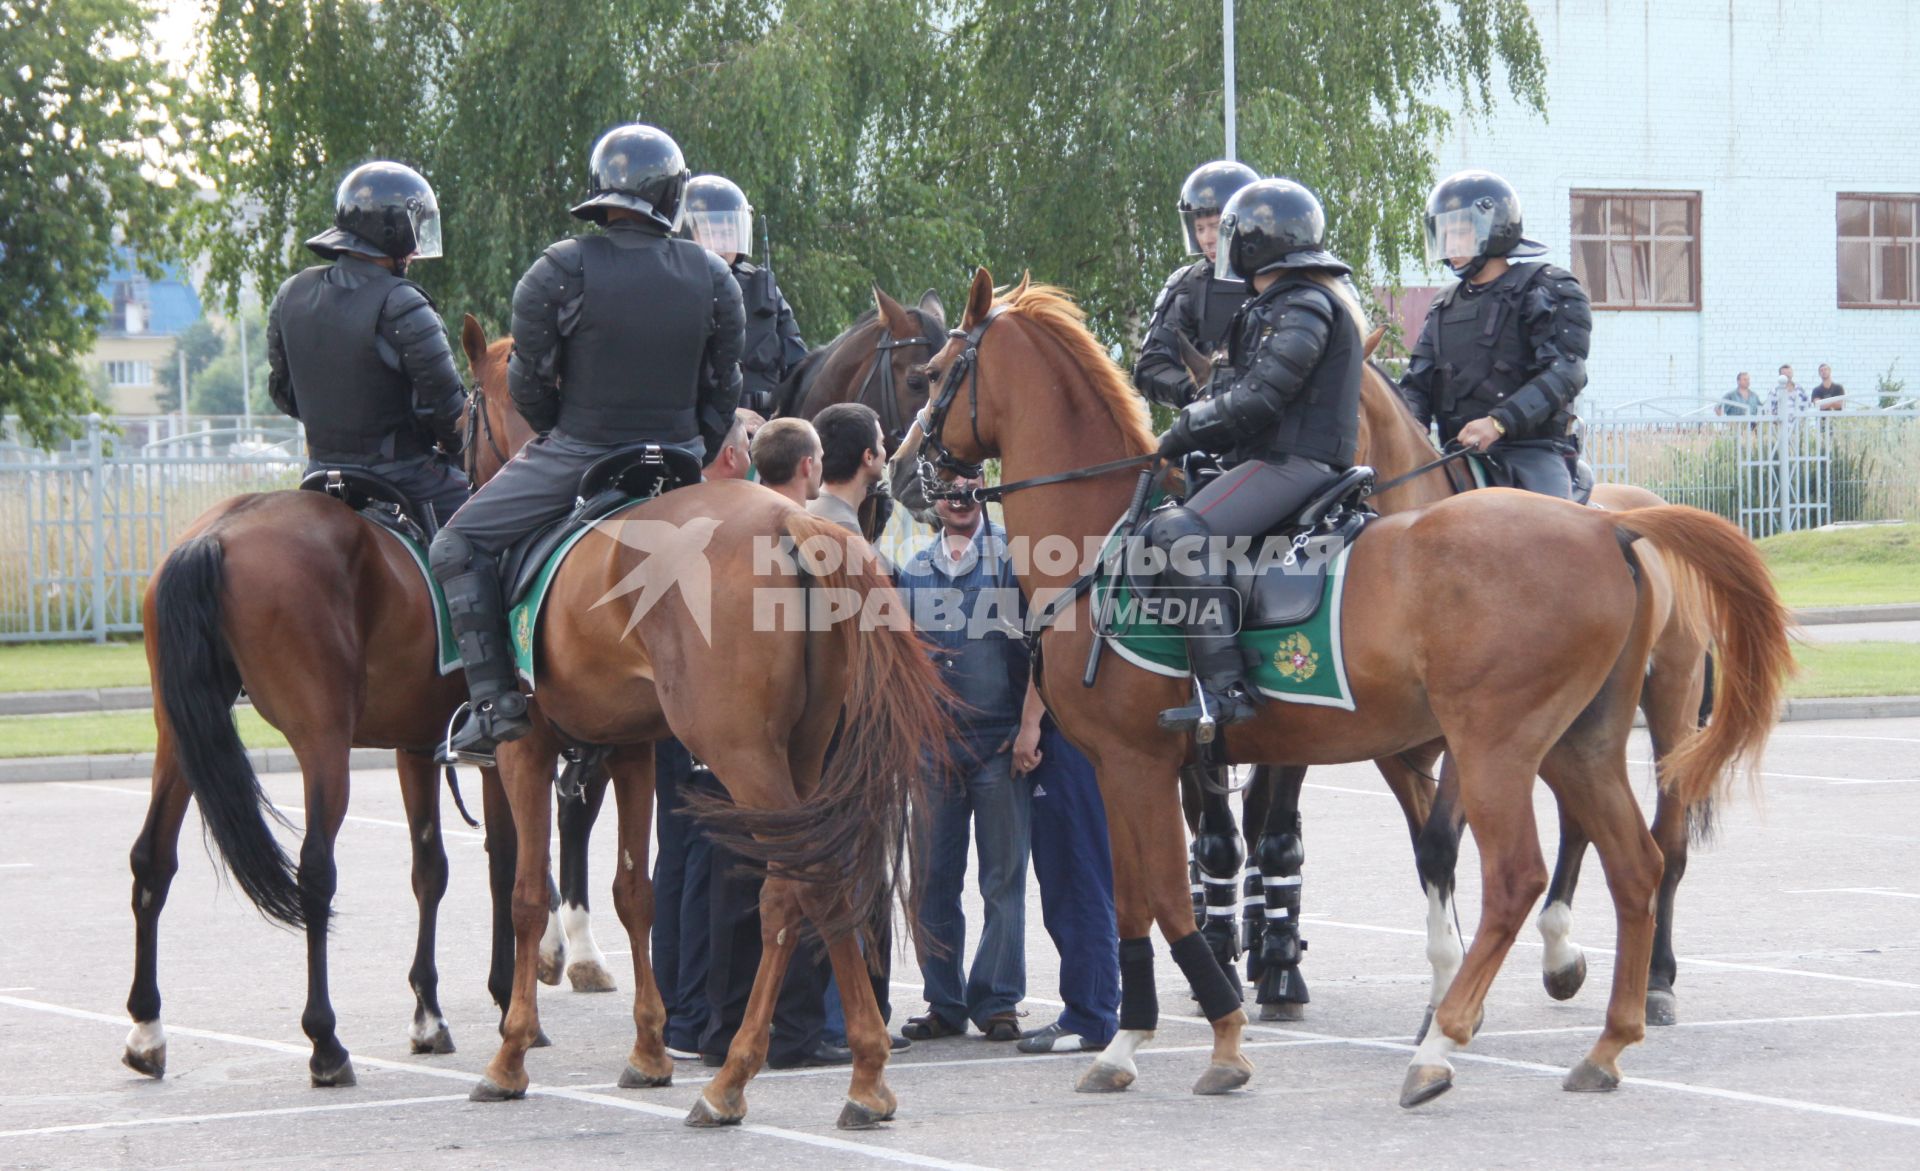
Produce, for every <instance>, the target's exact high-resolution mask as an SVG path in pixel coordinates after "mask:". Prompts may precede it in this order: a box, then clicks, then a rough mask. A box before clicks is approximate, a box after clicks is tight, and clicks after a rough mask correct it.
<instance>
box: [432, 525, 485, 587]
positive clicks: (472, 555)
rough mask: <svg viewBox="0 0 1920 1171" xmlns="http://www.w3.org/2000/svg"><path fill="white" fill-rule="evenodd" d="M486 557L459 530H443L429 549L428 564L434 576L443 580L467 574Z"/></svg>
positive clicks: (434, 538) (434, 537) (435, 535)
mask: <svg viewBox="0 0 1920 1171" xmlns="http://www.w3.org/2000/svg"><path fill="white" fill-rule="evenodd" d="M484 556H485V555H484V554H482V553H480V552H479V550H477V549H475V548H474V547H473V542H471V541H469V540H467V538H466V536H465V535H463V534H462V533H461V532H460V530H458V529H441V530H440V531H439V532H437V533H435V534H434V536H433V544H432V545H430V546H428V547H427V564H428V565H429V566H431V567H432V568H433V576H435V577H437V578H441V579H443V580H444V579H446V578H449V577H456V576H458V575H460V574H462V573H466V572H467V571H468V570H470V569H472V568H473V567H474V563H475V562H476V561H478V560H480V559H481V558H482V557H484Z"/></svg>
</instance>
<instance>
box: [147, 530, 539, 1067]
mask: <svg viewBox="0 0 1920 1171" xmlns="http://www.w3.org/2000/svg"><path fill="white" fill-rule="evenodd" d="M142 619H143V622H144V624H145V628H146V631H147V663H148V669H149V671H150V673H151V675H152V679H153V693H154V722H155V723H156V724H157V725H158V729H159V740H158V745H157V748H156V751H155V753H154V763H153V796H152V799H151V802H150V804H149V805H148V808H147V817H146V822H145V824H144V825H143V826H142V828H141V830H140V834H139V837H138V838H136V839H135V841H134V845H133V851H132V857H131V862H132V867H133V914H134V977H133V990H132V992H131V994H130V995H129V996H128V998H127V1010H128V1012H129V1013H130V1014H131V1015H132V1017H133V1021H134V1025H133V1031H132V1032H131V1033H130V1034H129V1035H128V1037H127V1044H126V1052H125V1055H124V1058H123V1059H124V1060H125V1062H126V1064H127V1065H129V1066H130V1067H132V1068H133V1069H136V1070H138V1071H140V1072H141V1073H144V1074H148V1075H150V1076H153V1077H160V1076H162V1075H163V1074H164V1073H165V1071H166V1048H167V1046H166V1033H165V1030H164V1028H163V1027H162V1025H161V1023H160V989H159V980H158V970H157V955H156V951H157V948H158V945H159V921H160V912H161V910H162V908H163V907H164V906H165V905H166V899H167V889H168V886H169V885H170V883H171V882H172V879H173V876H174V873H175V872H176V871H177V870H178V868H179V840H180V827H181V823H182V821H183V819H184V818H185V816H186V811H187V802H188V798H189V797H191V798H193V799H194V800H196V801H197V802H198V803H199V805H200V812H201V816H202V817H203V818H204V819H205V821H206V824H207V828H208V829H209V830H210V831H211V833H212V836H213V838H214V840H215V841H216V842H217V843H218V844H219V846H220V851H221V854H222V855H223V856H224V857H225V859H226V862H227V865H228V867H229V869H231V870H232V872H233V874H234V877H235V878H236V879H237V880H238V882H239V884H240V887H241V889H242V890H244V891H245V892H246V894H247V896H248V897H249V898H251V899H252V900H253V902H254V903H255V905H256V906H258V907H259V908H260V909H261V911H263V912H264V913H265V914H266V915H267V916H268V917H269V918H271V919H274V920H277V921H279V922H282V923H285V924H287V925H288V926H291V927H297V928H304V930H305V931H306V935H307V1004H306V1010H305V1012H304V1013H303V1014H302V1016H301V1026H302V1028H303V1029H305V1031H306V1034H307V1036H308V1037H310V1038H312V1040H313V1056H312V1058H311V1059H310V1061H309V1062H308V1066H309V1069H310V1070H311V1073H312V1078H313V1084H314V1085H316V1086H340V1085H351V1084H353V1081H354V1073H353V1064H352V1061H351V1060H350V1058H349V1057H348V1054H347V1050H346V1048H345V1047H344V1046H343V1045H342V1044H341V1043H340V1039H339V1037H338V1036H337V1035H336V1034H335V1018H334V1012H333V1006H332V1004H331V1003H330V1001H329V999H328V993H327V921H328V918H329V916H330V914H331V909H330V908H331V904H332V901H333V894H334V889H335V869H334V848H333V847H334V838H335V835H337V834H338V833H339V830H340V824H341V821H342V819H343V818H344V817H345V816H346V812H347V796H348V754H349V752H350V751H351V749H353V748H354V747H366V748H393V749H396V750H398V751H397V753H396V757H395V759H396V762H397V766H398V769H399V773H400V789H401V796H402V798H403V799H404V800H405V803H406V810H407V824H408V835H407V836H408V839H409V841H410V842H411V843H412V848H413V888H414V894H415V897H416V898H417V899H418V900H419V904H420V926H419V933H418V937H417V940H416V943H415V950H414V960H413V967H412V969H411V971H410V973H409V976H408V979H409V982H410V983H411V984H412V987H413V990H414V994H415V1008H414V1016H413V1024H412V1027H411V1028H410V1029H409V1031H408V1037H409V1039H410V1041H411V1043H412V1047H413V1051H414V1052H416V1053H451V1052H452V1051H453V1038H452V1035H451V1033H450V1032H449V1031H448V1028H447V1023H446V1020H445V1018H444V1017H443V1016H442V1015H441V1012H440V1004H439V992H438V988H439V975H438V972H437V971H436V969H435V966H434V926H435V918H436V915H437V912H438V908H439V904H440V899H441V897H442V895H444V894H445V892H446V888H447V856H446V850H445V848H444V847H443V845H442V842H441V836H440V801H439V788H438V784H437V777H436V775H435V769H434V764H433V751H434V746H435V745H436V744H437V743H438V742H439V740H440V738H441V737H442V736H443V735H444V734H445V731H446V726H447V721H448V719H449V717H451V716H452V714H453V712H454V709H455V708H456V707H457V706H458V705H459V704H460V703H461V701H462V700H463V698H464V696H465V687H464V685H463V683H462V681H461V677H460V676H459V674H458V673H453V674H448V675H442V674H440V673H439V672H438V668H437V664H438V655H437V652H436V646H435V631H434V620H433V602H432V598H431V596H430V595H429V593H428V589H427V585H426V581H425V579H424V578H423V576H422V571H421V569H420V567H419V565H418V563H417V562H416V561H415V560H414V558H413V555H412V554H411V553H409V552H408V551H407V550H406V549H405V548H404V547H403V546H402V544H401V542H400V540H399V539H398V538H396V537H395V536H393V535H391V534H389V533H385V532H382V531H380V530H379V529H378V528H377V527H376V526H375V525H374V524H373V523H372V522H371V521H368V520H366V519H363V518H362V517H360V516H358V515H356V514H355V513H353V512H352V511H350V510H349V509H348V508H347V507H346V506H345V505H343V504H342V503H341V502H339V501H338V500H334V499H332V498H330V497H328V496H324V495H321V494H319V493H317V492H267V493H254V494H249V495H245V496H238V497H235V498H233V499H231V500H227V501H224V502H222V503H221V504H218V505H216V506H214V507H213V508H212V509H210V510H208V511H207V512H206V513H205V514H204V515H202V516H201V517H200V518H199V519H198V520H196V521H195V522H194V524H193V526H192V527H191V528H190V529H189V530H188V532H187V534H186V536H185V537H184V538H183V539H182V540H181V542H180V543H179V544H178V545H177V546H176V547H175V548H174V549H173V551H172V552H170V553H169V554H168V555H167V558H166V560H165V562H163V563H162V564H161V566H160V568H159V569H158V570H157V571H156V573H155V575H154V578H153V580H152V581H151V582H150V583H149V585H148V588H147V592H146V596H145V598H144V599H143V603H142ZM242 690H244V691H245V692H246V694H247V695H248V697H249V698H250V699H251V700H252V702H253V706H254V710H256V711H258V712H259V713H260V715H261V716H262V717H264V718H265V719H266V721H267V722H268V723H270V724H272V725H273V726H274V727H275V728H277V729H279V730H280V732H281V733H282V734H283V735H285V736H286V738H287V742H288V744H290V745H291V746H292V748H293V752H294V755H295V756H296V757H297V758H298V759H299V762H300V771H301V776H302V778H303V781H304V785H305V798H306V834H305V837H304V840H303V841H302V844H301V847H300V858H299V863H298V866H297V868H296V866H295V864H294V863H293V862H292V860H290V859H289V858H288V857H287V855H286V853H285V852H284V851H283V850H282V849H281V847H280V845H279V844H278V842H276V841H275V840H274V836H273V832H272V830H271V829H270V828H269V827H268V824H267V821H266V819H265V817H264V816H263V812H264V810H265V808H266V807H267V800H266V795H265V794H264V793H263V792H262V791H261V788H260V783H259V779H258V778H257V777H256V776H255V775H254V771H253V766H252V764H251V763H250V761H249V759H248V757H247V753H246V750H245V748H244V747H243V746H242V745H241V743H240V738H239V735H238V733H237V732H236V730H235V728H234V723H233V715H232V711H231V708H232V705H233V703H234V701H235V699H236V698H237V697H238V695H239V694H240V692H241V691H242ZM484 787H485V794H486V802H485V804H486V810H487V813H488V817H487V829H488V835H487V849H488V853H489V858H490V860H491V863H492V866H491V872H492V879H493V891H494V896H495V898H494V903H495V921H494V927H495V949H494V965H493V973H492V977H491V978H490V979H489V981H488V985H489V988H490V989H491V990H492V991H493V994H494V998H495V1000H496V1001H497V1002H498V1003H499V1004H500V1006H501V1008H502V1010H504V1009H505V1008H506V999H505V998H506V995H507V991H508V988H509V986H510V985H509V978H510V975H511V971H510V961H511V953H510V952H508V951H506V950H505V947H504V945H505V944H507V943H509V942H510V936H509V934H508V932H507V924H506V922H505V920H504V919H503V918H502V916H503V915H504V913H505V910H506V906H507V893H508V891H507V889H506V887H507V884H510V882H511V879H512V872H511V869H510V868H509V867H508V866H507V865H506V862H507V859H508V858H509V857H510V856H511V855H512V853H513V851H514V844H513V840H512V830H511V825H512V823H511V821H510V820H509V819H508V818H507V816H506V810H505V804H504V799H503V796H502V793H501V790H500V787H499V783H498V780H497V778H496V777H495V776H494V775H493V774H492V772H491V770H486V771H485V782H484ZM276 816H277V814H276ZM542 838H543V840H544V834H543V835H542Z"/></svg>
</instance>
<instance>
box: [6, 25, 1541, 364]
mask: <svg viewBox="0 0 1920 1171" xmlns="http://www.w3.org/2000/svg"><path fill="white" fill-rule="evenodd" d="M0 2H4V0H0ZM1238 8H1239V18H1238V21H1237V25H1236V28H1237V34H1238V40H1239V50H1238V55H1237V64H1238V73H1239V86H1240V94H1239V103H1238V114H1239V120H1240V154H1241V155H1242V157H1243V158H1245V159H1246V160H1248V161H1249V162H1250V163H1252V164H1253V165H1254V166H1255V167H1256V168H1257V169H1259V170H1261V171H1262V172H1263V173H1269V174H1275V173H1277V174H1286V175H1289V176H1292V177H1295V178H1298V179H1299V180H1301V181H1302V182H1304V183H1306V184H1307V185H1309V186H1310V187H1313V188H1314V189H1315V190H1317V191H1318V192H1320V193H1321V195H1322V197H1323V199H1324V200H1325V202H1326V204H1327V207H1328V214H1329V220H1330V226H1331V233H1332V236H1333V246H1334V247H1335V248H1336V249H1337V250H1338V251H1339V252H1341V254H1342V255H1344V256H1346V257H1347V258H1348V259H1349V260H1351V261H1352V262H1353V263H1354V264H1355V265H1356V267H1357V268H1364V269H1367V270H1369V275H1372V276H1375V277H1379V278H1391V277H1392V276H1393V274H1395V273H1397V271H1398V270H1399V268H1400V266H1401V264H1402V263H1403V261H1404V260H1405V259H1406V258H1407V257H1408V256H1409V255H1411V250H1412V246H1413V244H1414V241H1415V226H1416V220H1417V215H1418V212H1419V207H1420V202H1421V200H1422V198H1423V197H1424V194H1425V192H1426V189H1427V187H1428V186H1429V185H1430V183H1431V181H1432V178H1433V176H1432V167H1433V154H1432V148H1433V144H1434V142H1435V140H1436V139H1437V137H1438V136H1439V135H1440V134H1441V133H1442V132H1443V131H1444V129H1445V127H1446V126H1447V124H1448V120H1449V119H1450V118H1451V117H1453V116H1455V115H1456V114H1458V113H1459V112H1462V111H1465V112H1471V111H1473V110H1475V109H1477V108H1480V107H1483V106H1485V105H1487V104H1488V103H1490V102H1491V101H1492V100H1494V97H1495V94H1496V90H1497V88H1499V87H1500V86H1501V85H1502V84H1504V86H1505V87H1506V88H1507V89H1509V90H1510V91H1511V92H1512V93H1514V94H1515V95H1517V96H1518V97H1519V98H1520V99H1521V100H1522V101H1525V102H1528V103H1531V104H1533V105H1536V106H1538V105H1539V104H1540V102H1541V97H1542V95H1541V83H1542V77H1543V70H1544V63H1543V61H1542V58H1541V51H1540V46H1539V44H1538V41H1537V39H1536V36H1535V33H1534V29H1533V25H1532V22H1531V19H1530V18H1529V17H1528V15H1527V12H1526V9H1525V5H1524V0H1241V2H1240V3H1239V5H1238ZM208 11H209V18H210V19H209V23H208V28H209V30H210V32H209V34H208V41H207V52H206V54H205V56H204V60H205V69H206V74H207V78H206V90H207V93H208V95H209V98H210V100H211V102H212V103H213V108H212V109H211V110H210V111H209V113H208V117H209V120H210V124H212V122H213V120H214V119H216V118H217V119H218V123H217V124H218V126H219V131H218V133H217V135H214V136H213V137H211V138H210V139H209V140H208V142H207V143H206V149H205V151H204V152H203V153H204V157H205V160H206V161H205V164H204V165H205V167H206V169H207V171H208V173H209V174H211V175H212V176H213V177H214V178H215V180H216V181H217V182H218V183H219V185H220V187H221V189H222V190H223V192H224V193H225V195H226V199H225V201H224V203H223V204H222V205H220V208H219V209H218V212H217V215H216V217H215V218H214V219H212V220H210V221H209V222H208V223H207V224H206V225H205V227H206V228H207V229H208V231H207V232H206V238H207V239H208V240H209V241H210V242H211V252H212V258H213V268H212V271H213V274H214V277H215V278H216V280H218V281H221V282H223V283H225V284H226V285H227V286H228V287H229V288H232V287H234V286H235V284H236V282H237V281H238V279H239V277H240V275H241V274H242V273H243V272H251V273H252V274H254V275H255V276H256V277H258V279H259V281H260V285H261V287H262V288H263V289H269V290H270V289H271V288H272V287H274V285H275V284H277V283H278V282H279V281H280V280H281V279H283V278H284V277H285V276H286V275H287V274H288V273H289V272H291V271H292V270H293V269H294V268H296V267H298V266H300V265H302V264H304V263H308V262H309V261H308V258H307V257H306V254H305V253H304V251H303V250H302V249H301V248H300V244H299V241H300V240H301V239H303V238H304V237H306V236H308V235H311V234H313V233H315V232H317V231H319V230H320V229H321V228H322V227H324V226H325V224H326V223H327V222H328V220H329V218H330V215H331V198H332V193H333V189H334V185H335V184H336V183H337V182H338V180H339V178H340V176H341V175H342V174H343V173H344V172H345V171H346V170H347V169H348V168H349V167H351V166H352V165H353V164H355V163H357V162H360V161H362V160H365V159H368V158H373V157H386V158H394V159H398V160H401V161H404V162H407V163H409V164H411V165H414V166H417V167H419V168H420V169H421V170H422V171H423V172H424V173H425V174H426V175H427V176H428V177H429V179H430V180H431V181H432V182H433V183H434V186H435V189H436V190H437V191H438V193H439V195H440V200H441V206H442V211H443V216H444V220H445V225H446V248H447V256H446V258H445V259H444V260H441V261H436V262H432V263H428V264H422V265H420V266H418V268H417V269H416V272H415V275H416V276H417V277H418V278H419V279H420V280H421V281H422V282H423V283H424V284H426V285H427V286H428V288H429V289H430V290H431V291H432V292H433V293H434V295H435V296H436V298H437V299H438V300H439V302H440V304H441V306H442V307H443V310H444V311H446V312H448V313H449V314H452V313H458V312H462V311H472V312H475V313H477V314H479V315H480V316H481V317H482V319H483V320H485V321H487V322H488V324H489V325H491V326H492V327H494V328H495V329H498V328H499V327H501V326H503V325H504V324H505V319H506V309H507V305H508V303H509V300H510V298H511V295H512V289H513V283H514V281H515V279H516V278H517V277H518V276H519V274H520V273H521V272H522V271H523V270H524V269H525V268H526V266H527V265H528V264H530V263H531V262H532V260H533V259H534V257H536V256H537V255H538V254H539V252H540V250H541V249H542V248H544V247H545V246H546V245H547V244H548V243H550V242H552V241H553V240H554V239H557V238H559V237H561V236H564V235H568V234H571V233H574V232H577V231H580V230H582V228H581V225H579V224H578V223H577V222H576V221H574V220H572V219H570V218H569V217H568V216H567V213H566V208H567V206H568V205H569V204H570V203H572V202H573V201H575V200H576V199H578V198H579V197H580V195H581V194H583V191H584V187H585V182H586V159H587V154H588V151H589V149H590V147H591V145H592V142H593V140H594V138H595V137H596V136H597V134H598V133H599V132H600V131H602V130H604V129H605V128H607V127H608V126H610V125H613V124H615V123H618V122H622V121H628V120H633V119H640V120H644V121H651V122H654V123H656V124H658V125H660V126H662V127H664V128H666V129H667V130H669V131H670V132H671V133H672V134H674V136H675V137H676V138H677V139H678V140H679V141H680V143H681V145H682V147H683V148H684V149H685V150H686V153H687V157H688V160H689V162H690V164H691V165H692V167H693V168H694V170H695V171H716V172H720V173H723V174H726V175H728V176H729V177H730V178H732V179H734V180H735V181H736V182H738V183H740V185H741V186H742V187H743V188H744V189H745V190H746V191H747V193H748V195H749V197H750V198H751V199H752V200H753V201H754V204H755V207H756V209H757V211H758V212H759V215H760V217H761V220H762V224H763V225H764V226H765V227H766V228H767V229H768V230H769V235H770V236H771V240H772V245H773V260H774V265H775V268H776V270H777V271H778V273H779V276H780V281H781V285H782V286H783V287H784V288H785V290H786V291H787V293H788V296H789V298H790V299H791V300H792V301H793V302H794V306H795V309H796V311H797V313H798V315H799V317H800V320H801V324H802V325H803V327H804V329H805V331H806V333H807V335H808V336H809V337H810V338H814V339H816V340H817V339H820V338H823V337H825V336H828V335H830V334H831V333H833V332H835V331H837V330H838V329H839V328H840V327H841V326H842V325H844V324H845V323H846V322H847V321H848V320H850V319H851V318H852V317H853V316H854V315H855V314H856V313H858V312H859V311H860V310H861V309H862V308H863V307H865V306H866V305H867V304H868V303H869V300H868V292H867V290H868V286H869V285H870V284H872V283H875V282H878V283H879V284H881V285H882V286H884V287H887V288H889V289H892V290H895V291H897V292H907V293H913V292H917V290H918V289H919V288H921V287H923V286H928V285H931V286H933V287H936V288H939V289H940V290H941V291H942V292H943V293H945V294H947V295H948V297H949V301H950V303H951V302H952V301H953V300H955V299H956V297H955V295H956V294H957V293H958V292H959V291H960V289H961V288H962V287H963V282H964V280H965V278H966V275H967V274H968V272H969V271H970V270H971V267H972V266H973V265H975V264H978V263H983V262H984V263H987V264H989V265H991V266H992V267H993V269H994V271H995V272H996V273H998V274H1001V275H1002V276H1003V277H1004V278H1007V279H1012V278H1014V277H1017V275H1018V273H1019V271H1020V270H1021V269H1030V270H1032V272H1033V273H1034V275H1035V277H1036V278H1038V279H1042V280H1048V281H1053V282H1056V283H1060V284H1064V285H1066V286H1068V287H1069V288H1072V289H1073V290H1075V291H1076V292H1077V293H1078V294H1079V295H1080V297H1081V298H1082V300H1083V302H1084V303H1085V304H1086V305H1087V306H1088V308H1089V310H1090V312H1091V313H1092V315H1093V319H1094V324H1095V326H1096V328H1097V329H1099V330H1100V331H1101V333H1102V334H1103V336H1105V337H1106V338H1107V339H1108V340H1109V341H1118V342H1121V343H1123V344H1125V345H1128V346H1130V345H1132V344H1133V342H1134V341H1135V337H1136V334H1137V332H1138V328H1139V324H1140V322H1139V313H1140V312H1141V311H1142V310H1143V309H1144V307H1145V305H1146V304H1147V303H1148V302H1149V301H1150V300H1151V297H1152V294H1153V291H1154V290H1155V289H1157V288H1158V286H1159V283H1160V281H1161V280H1162V279H1163V278H1164V277H1165V275H1166V273H1167V272H1168V271H1170V270H1171V269H1172V268H1173V267H1174V266H1175V265H1176V264H1178V263H1180V262H1181V259H1182V257H1181V254H1180V237H1179V234H1178V232H1177V231H1176V230H1175V229H1176V221H1175V214H1174V202H1175V195H1176V192H1177V190H1178V186H1179V183H1180V180H1181V179H1182V178H1183V177H1184V176H1185V174H1186V173H1187V171H1188V170H1190V169H1191V168H1192V167H1193V166H1195V165H1196V164H1198V163H1200V162H1203V161H1206V160H1207V159H1209V158H1213V157H1216V156H1217V155H1218V154H1219V153H1220V151H1221V130H1220V128H1221V123H1222V116H1223V105H1222V91H1221V80H1220V79H1221V72H1222V70H1221V65H1222V62H1221V56H1220V54H1221V47H1220V28H1219V18H1218V11H1219V10H1218V8H1217V7H1216V6H1215V5H1213V4H1201V5H1192V4H1164V3H1154V2H1149V0H945V2H936V3H932V4H894V3H875V2H872V0H784V2H783V3H779V4H768V3H753V2H749V0H673V2H669V0H547V2H544V3H541V4H525V3H516V2H513V0H384V2H382V3H378V4H375V3H370V2H369V0H284V2H278V3H268V2H267V0H208Z"/></svg>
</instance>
